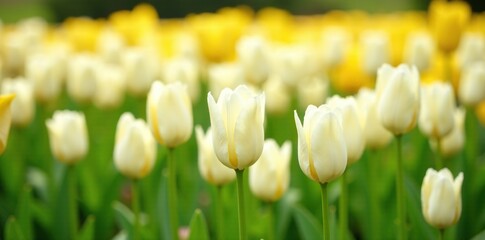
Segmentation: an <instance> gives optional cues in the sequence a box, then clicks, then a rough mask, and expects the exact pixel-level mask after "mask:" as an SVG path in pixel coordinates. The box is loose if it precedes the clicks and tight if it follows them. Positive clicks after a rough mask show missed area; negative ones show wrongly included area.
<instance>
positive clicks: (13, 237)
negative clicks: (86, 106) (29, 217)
mask: <svg viewBox="0 0 485 240" xmlns="http://www.w3.org/2000/svg"><path fill="white" fill-rule="evenodd" d="M4 234H5V236H4V237H5V240H23V239H26V238H25V237H24V235H23V234H22V229H21V227H20V225H19V223H18V222H17V220H16V219H15V217H10V218H9V219H8V220H7V223H6V224H5V232H4Z"/></svg>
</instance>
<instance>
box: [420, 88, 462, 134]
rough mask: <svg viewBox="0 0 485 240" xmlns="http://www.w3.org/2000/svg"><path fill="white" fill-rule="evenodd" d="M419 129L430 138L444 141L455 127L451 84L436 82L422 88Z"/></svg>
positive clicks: (453, 98)
mask: <svg viewBox="0 0 485 240" xmlns="http://www.w3.org/2000/svg"><path fill="white" fill-rule="evenodd" d="M421 96H422V100H421V110H420V115H419V128H420V129H421V131H422V132H423V133H424V134H425V135H427V136H428V137H430V138H433V139H442V138H443V137H445V136H446V135H447V134H448V133H450V132H451V131H452V129H453V126H454V117H453V110H454V109H455V96H454V94H453V89H452V87H451V85H450V84H447V83H441V82H435V83H433V84H430V85H425V86H423V87H422V91H421Z"/></svg>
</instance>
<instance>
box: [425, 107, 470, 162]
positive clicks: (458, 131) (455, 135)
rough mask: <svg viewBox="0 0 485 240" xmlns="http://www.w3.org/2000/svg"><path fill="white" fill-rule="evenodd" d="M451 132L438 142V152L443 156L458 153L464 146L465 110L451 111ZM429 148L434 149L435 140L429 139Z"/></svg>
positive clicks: (435, 145)
mask: <svg viewBox="0 0 485 240" xmlns="http://www.w3.org/2000/svg"><path fill="white" fill-rule="evenodd" d="M453 118H454V123H455V124H454V126H453V130H451V132H450V133H449V134H447V135H446V136H444V137H443V138H442V139H441V140H440V141H441V142H440V149H439V150H440V151H441V154H443V156H451V155H453V154H456V153H458V152H460V151H461V150H462V149H463V146H464V145H465V109H463V108H456V109H455V110H454V111H453ZM430 141H431V146H432V147H433V148H435V149H436V147H437V143H436V140H433V139H430Z"/></svg>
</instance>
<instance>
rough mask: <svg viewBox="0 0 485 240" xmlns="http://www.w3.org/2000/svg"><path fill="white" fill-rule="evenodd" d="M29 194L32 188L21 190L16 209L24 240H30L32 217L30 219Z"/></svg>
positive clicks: (27, 187)
mask: <svg viewBox="0 0 485 240" xmlns="http://www.w3.org/2000/svg"><path fill="white" fill-rule="evenodd" d="M31 192H32V188H31V187H29V186H26V187H25V188H24V189H23V190H22V194H21V196H20V198H19V202H18V208H17V215H16V216H17V218H18V223H19V225H20V228H21V230H22V233H23V235H24V236H25V238H26V239H32V217H31V215H32V214H31V209H30V206H31V202H32V200H31Z"/></svg>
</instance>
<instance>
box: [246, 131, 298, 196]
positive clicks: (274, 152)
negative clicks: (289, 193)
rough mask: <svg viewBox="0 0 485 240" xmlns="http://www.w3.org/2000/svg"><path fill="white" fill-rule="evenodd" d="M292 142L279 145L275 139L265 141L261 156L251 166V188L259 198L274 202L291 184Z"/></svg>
mask: <svg viewBox="0 0 485 240" xmlns="http://www.w3.org/2000/svg"><path fill="white" fill-rule="evenodd" d="M290 159H291V143H290V142H289V141H286V142H284V143H283V145H282V146H281V148H280V147H278V144H277V143H276V141H275V140H273V139H267V140H266V141H264V148H263V153H262V154H261V157H260V158H259V160H258V161H256V163H255V164H254V165H253V166H251V167H250V168H249V189H251V192H252V193H253V194H254V196H256V197H257V198H259V199H261V200H263V201H268V202H274V201H277V200H278V199H280V198H281V196H283V194H284V193H285V192H286V190H287V189H288V185H289V184H290Z"/></svg>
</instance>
